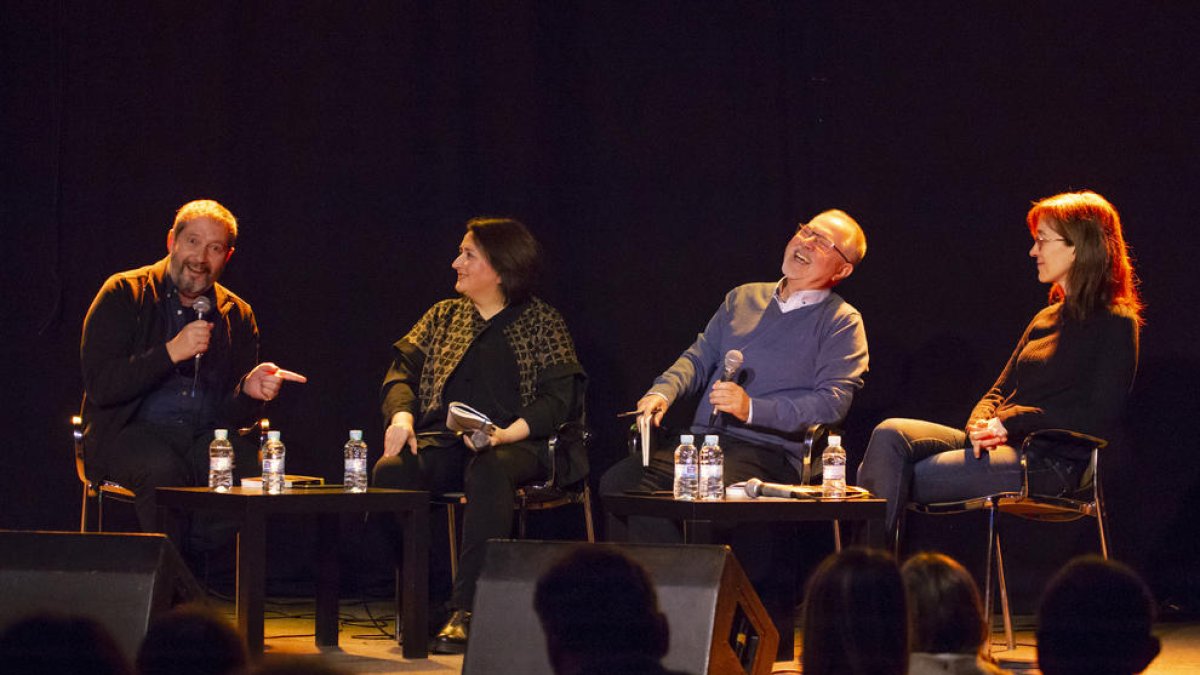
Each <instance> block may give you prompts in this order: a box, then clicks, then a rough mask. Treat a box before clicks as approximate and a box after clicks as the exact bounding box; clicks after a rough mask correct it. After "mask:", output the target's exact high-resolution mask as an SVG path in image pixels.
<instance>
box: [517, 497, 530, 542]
mask: <svg viewBox="0 0 1200 675" xmlns="http://www.w3.org/2000/svg"><path fill="white" fill-rule="evenodd" d="M519 499H520V500H521V501H520V503H518V504H517V539H524V538H525V530H526V528H527V527H528V525H529V504H528V503H527V502H526V501H525V495H521V496H520V497H519Z"/></svg>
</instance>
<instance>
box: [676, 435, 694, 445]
mask: <svg viewBox="0 0 1200 675" xmlns="http://www.w3.org/2000/svg"><path fill="white" fill-rule="evenodd" d="M695 442H696V437H695V436H693V435H691V434H683V435H681V436H680V437H679V444H680V445H691V444H692V443H695Z"/></svg>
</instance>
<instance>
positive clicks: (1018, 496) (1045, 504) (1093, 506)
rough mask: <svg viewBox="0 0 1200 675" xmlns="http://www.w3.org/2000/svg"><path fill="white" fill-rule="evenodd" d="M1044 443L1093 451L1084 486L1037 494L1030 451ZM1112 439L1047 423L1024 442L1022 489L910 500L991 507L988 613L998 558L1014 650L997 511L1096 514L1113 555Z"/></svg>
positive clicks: (1049, 516)
mask: <svg viewBox="0 0 1200 675" xmlns="http://www.w3.org/2000/svg"><path fill="white" fill-rule="evenodd" d="M1035 445H1036V446H1038V447H1039V448H1042V447H1046V446H1047V445H1053V446H1058V447H1069V448H1072V449H1074V451H1076V452H1080V451H1082V452H1085V453H1089V454H1090V457H1091V459H1090V461H1089V463H1088V466H1087V468H1086V469H1085V470H1084V472H1083V474H1082V476H1081V478H1080V484H1079V486H1078V487H1077V488H1076V489H1075V490H1073V491H1072V492H1071V493H1070V494H1069V495H1063V496H1047V495H1037V494H1033V493H1031V492H1030V490H1029V451H1030V448H1031V447H1032V446H1035ZM1106 445H1108V442H1107V441H1105V440H1104V439H1101V438H1096V437H1095V436H1088V435H1087V434H1082V433H1079V432H1076V431H1069V430H1066V429H1043V430H1041V431H1035V432H1033V433H1031V434H1029V435H1028V436H1026V437H1025V440H1024V442H1023V443H1022V444H1021V486H1020V489H1019V490H1016V491H1009V492H998V493H995V494H990V495H983V496H980V497H973V498H970V499H963V500H959V501H953V502H939V503H931V504H920V503H910V504H909V506H908V510H909V511H914V512H916V513H924V514H930V515H949V514H957V513H967V512H971V511H981V510H983V511H987V512H988V552H987V565H986V571H985V573H984V615H985V616H986V617H988V620H989V621H990V620H991V617H992V613H993V611H994V600H993V596H992V561H993V558H994V559H995V565H996V581H997V585H998V587H999V594H1000V607H1001V613H1002V616H1003V620H1004V637H1005V644H1006V646H1007V647H1008V649H1009V650H1012V649H1015V648H1016V639H1015V637H1014V636H1013V628H1012V614H1011V612H1010V611H1009V606H1008V585H1007V582H1006V580H1005V576H1004V554H1003V551H1002V549H1001V546H1000V530H999V527H998V523H997V516H998V515H999V514H1000V513H1008V514H1011V515H1014V516H1017V517H1020V518H1025V519H1027V520H1037V521H1043V522H1052V523H1053V522H1069V521H1074V520H1079V519H1080V518H1085V517H1088V518H1095V519H1096V529H1097V531H1098V534H1099V536H1100V552H1101V555H1103V556H1104V558H1105V559H1106V560H1107V559H1108V532H1107V525H1106V517H1107V516H1106V512H1105V507H1104V491H1103V488H1102V486H1101V483H1100V450H1101V449H1102V448H1104V447H1105V446H1106ZM903 524H904V514H901V516H900V522H899V523H898V526H897V528H896V542H895V547H896V552H897V553H899V552H900V543H901V541H902V530H903ZM988 651H989V653H990V652H991V640H989V641H988Z"/></svg>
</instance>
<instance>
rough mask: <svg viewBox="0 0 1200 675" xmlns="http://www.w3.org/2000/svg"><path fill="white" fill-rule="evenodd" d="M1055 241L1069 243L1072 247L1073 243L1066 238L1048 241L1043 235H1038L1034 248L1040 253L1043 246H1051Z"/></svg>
mask: <svg viewBox="0 0 1200 675" xmlns="http://www.w3.org/2000/svg"><path fill="white" fill-rule="evenodd" d="M1055 241H1065V242H1067V244H1068V245H1070V243H1071V240H1070V239H1066V238H1064V237H1059V238H1057V239H1047V238H1045V237H1043V236H1041V235H1038V236H1036V237H1034V238H1033V247H1034V248H1036V249H1037V250H1039V251H1040V250H1042V247H1043V246H1045V245H1046V244H1049V243H1051V242H1055Z"/></svg>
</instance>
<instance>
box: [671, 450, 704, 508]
mask: <svg viewBox="0 0 1200 675" xmlns="http://www.w3.org/2000/svg"><path fill="white" fill-rule="evenodd" d="M695 441H696V438H695V437H694V436H692V435H691V434H683V435H682V436H680V437H679V447H677V448H675V499H685V500H687V501H693V500H695V499H696V492H697V490H698V488H699V480H698V479H699V473H700V472H699V470H698V469H699V460H700V457H699V454H700V453H698V452H697V451H696V446H695V445H694V443H695Z"/></svg>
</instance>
